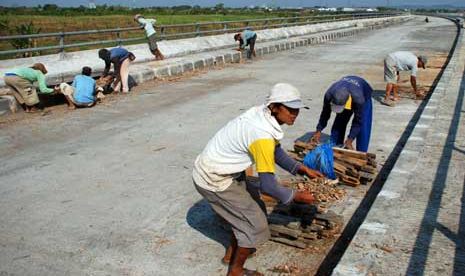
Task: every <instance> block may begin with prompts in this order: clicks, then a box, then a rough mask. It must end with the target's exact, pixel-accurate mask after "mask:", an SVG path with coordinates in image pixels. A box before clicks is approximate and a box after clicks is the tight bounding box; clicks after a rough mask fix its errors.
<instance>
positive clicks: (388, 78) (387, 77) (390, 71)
mask: <svg viewBox="0 0 465 276" xmlns="http://www.w3.org/2000/svg"><path fill="white" fill-rule="evenodd" d="M384 81H385V82H387V83H397V69H396V62H395V61H394V59H392V57H390V56H387V57H386V58H385V59H384Z"/></svg>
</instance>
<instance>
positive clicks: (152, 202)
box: [0, 18, 455, 276]
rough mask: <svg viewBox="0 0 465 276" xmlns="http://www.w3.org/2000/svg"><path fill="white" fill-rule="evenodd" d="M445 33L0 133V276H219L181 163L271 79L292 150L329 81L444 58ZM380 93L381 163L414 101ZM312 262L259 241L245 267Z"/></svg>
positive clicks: (384, 37)
mask: <svg viewBox="0 0 465 276" xmlns="http://www.w3.org/2000/svg"><path fill="white" fill-rule="evenodd" d="M454 36H455V29H454V27H453V25H452V23H450V22H448V21H446V20H443V19H436V18H432V22H430V23H429V24H426V23H424V22H423V21H422V18H419V19H416V20H414V21H411V22H409V23H407V24H404V25H401V26H395V27H390V28H387V29H382V30H378V31H375V32H371V33H367V34H363V35H360V36H357V37H352V38H345V39H340V40H337V41H334V42H331V43H328V44H324V45H319V46H312V47H305V48H304V47H301V48H298V49H294V50H291V51H288V52H280V53H278V54H275V55H270V56H266V57H264V58H263V59H259V60H256V61H254V62H253V63H246V64H237V65H232V66H229V67H227V68H224V69H222V70H213V71H211V72H208V73H206V74H199V75H196V76H193V77H190V78H186V79H184V80H180V81H164V82H153V83H147V84H144V85H142V86H140V87H139V88H138V89H137V91H135V93H134V94H135V95H130V96H121V97H119V98H118V99H117V100H115V101H107V102H106V103H105V104H102V105H98V106H97V107H95V108H92V109H80V110H76V111H70V112H65V113H63V112H54V111H52V113H51V114H49V115H47V116H31V117H30V118H28V119H25V120H19V121H17V122H13V123H8V124H2V125H0V128H1V129H0V275H2V276H4V275H221V274H225V272H226V268H225V267H224V266H222V265H221V264H220V261H219V260H220V257H221V256H222V254H223V253H224V245H225V244H226V243H227V235H228V234H227V233H226V232H224V231H223V230H222V229H221V228H219V227H218V226H217V225H216V223H217V221H216V219H215V218H214V216H213V215H212V212H211V211H210V209H209V207H208V205H207V204H205V202H203V201H201V197H200V196H199V195H198V194H197V192H196V191H195V190H194V188H193V186H192V181H191V170H192V163H193V160H194V159H195V157H196V156H197V154H199V152H200V151H201V150H202V149H203V147H204V146H205V144H206V143H207V141H208V139H209V138H210V137H212V135H214V133H215V132H216V131H217V130H218V129H219V128H220V127H222V126H223V125H224V124H225V123H226V122H228V121H229V120H230V119H232V118H234V117H235V116H237V115H239V114H240V113H242V112H243V111H245V110H246V109H248V108H249V107H251V106H253V105H256V104H260V103H262V102H263V101H264V98H265V96H266V94H267V93H268V90H269V89H270V87H271V86H272V85H273V84H274V83H276V82H290V83H292V84H294V85H295V86H297V87H298V88H300V90H301V92H302V94H303V98H304V99H305V101H306V103H307V104H308V105H309V106H310V110H308V111H307V110H303V111H302V112H301V114H300V116H299V118H298V119H297V122H296V124H295V125H294V126H292V127H286V128H285V132H286V136H285V139H284V140H283V145H284V147H285V148H290V147H291V145H292V141H293V140H294V139H295V138H297V137H298V136H300V135H302V134H304V133H305V132H307V131H310V130H313V129H314V128H315V126H316V123H317V119H318V115H319V113H320V111H321V104H322V95H323V94H324V92H325V89H326V88H327V87H328V86H329V85H330V84H331V83H332V82H333V81H335V80H337V79H339V78H340V77H342V76H344V75H348V74H356V75H361V76H366V78H367V80H368V81H369V82H370V83H371V84H372V86H373V87H374V88H375V89H376V90H383V89H384V83H383V76H382V70H383V67H382V62H383V58H384V56H385V55H387V54H388V53H390V52H392V51H396V50H413V51H415V52H418V53H427V54H429V55H430V56H431V57H435V58H441V57H442V58H444V54H445V53H447V52H448V51H449V49H450V47H451V44H452V40H453V38H454ZM422 74H424V75H423V76H426V73H425V71H423V70H420V72H419V75H420V81H421V78H422V77H421V76H422ZM404 78H405V76H404ZM425 81H426V80H425ZM406 87H408V86H406ZM404 95H407V94H404ZM380 96H381V92H380V91H377V92H376V93H375V95H374V103H375V105H374V110H375V116H374V118H375V119H374V127H373V131H374V133H373V138H372V145H371V149H370V151H372V152H375V153H378V156H379V157H380V159H385V158H386V156H387V155H388V154H389V152H390V151H391V150H392V148H393V147H394V145H395V143H396V142H397V140H398V138H399V136H400V135H401V133H402V132H403V131H404V129H405V126H406V125H407V124H408V122H409V120H410V118H411V116H412V114H413V113H414V112H415V110H416V109H417V106H418V105H419V102H415V101H413V100H411V99H407V98H403V99H402V102H401V103H400V104H399V105H398V106H396V107H395V108H390V107H386V106H382V105H380V104H379V102H378V100H379V98H380ZM361 196H363V194H362V195H359V198H360V197H361ZM348 204H349V201H348ZM349 205H350V204H349ZM349 209H350V208H349ZM349 209H344V208H342V209H341V212H349V211H350V210H349ZM351 210H352V211H353V208H352V209H351ZM323 255H324V252H323V253H322V252H316V253H315V252H314V253H308V254H304V253H302V252H301V251H298V250H294V249H290V248H288V247H286V246H282V245H278V244H274V243H272V242H269V243H267V244H266V245H265V246H264V247H263V248H260V249H259V251H258V256H257V257H255V258H253V259H251V260H249V261H248V263H247V266H249V267H250V268H259V269H260V270H261V271H262V272H265V273H266V274H270V273H271V272H270V271H269V269H272V268H273V267H274V266H276V265H279V264H283V263H288V262H298V263H300V264H303V265H304V266H306V267H307V269H310V270H309V271H313V270H314V269H316V268H317V265H318V263H319V262H320V261H321V258H322V257H323ZM312 269H313V270H312Z"/></svg>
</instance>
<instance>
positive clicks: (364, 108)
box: [312, 76, 373, 152]
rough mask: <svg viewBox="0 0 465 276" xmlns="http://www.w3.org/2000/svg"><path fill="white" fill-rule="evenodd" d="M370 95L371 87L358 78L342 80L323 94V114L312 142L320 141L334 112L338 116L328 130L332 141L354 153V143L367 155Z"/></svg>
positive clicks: (370, 116) (370, 112)
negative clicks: (355, 141) (347, 133)
mask: <svg viewBox="0 0 465 276" xmlns="http://www.w3.org/2000/svg"><path fill="white" fill-rule="evenodd" d="M372 93H373V89H372V88H371V86H370V84H368V82H367V81H366V80H364V79H362V78H361V77H357V76H346V77H343V78H342V79H340V80H339V81H337V82H335V83H334V84H333V85H331V87H329V89H328V90H327V91H326V93H325V96H324V100H323V110H322V111H321V115H320V120H319V122H318V125H317V127H316V132H315V133H314V135H313V137H312V139H313V140H314V141H317V142H318V141H319V140H320V135H321V131H322V130H323V129H324V128H325V127H326V125H327V124H328V120H329V118H330V117H331V111H333V112H335V113H336V114H337V115H336V118H335V119H334V123H333V127H332V128H331V140H332V141H333V142H334V143H335V144H336V145H342V144H344V146H345V147H346V148H348V149H353V148H354V147H353V141H354V140H357V150H358V151H364V152H366V151H368V146H369V143H370V136H371V121H372V103H371V94H372ZM352 115H354V118H353V119H352V126H351V127H350V131H349V135H348V136H347V139H346V140H345V141H344V136H345V133H346V128H347V125H348V123H349V121H350V118H351V117H352Z"/></svg>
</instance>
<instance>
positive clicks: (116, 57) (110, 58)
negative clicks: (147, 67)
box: [98, 47, 136, 93]
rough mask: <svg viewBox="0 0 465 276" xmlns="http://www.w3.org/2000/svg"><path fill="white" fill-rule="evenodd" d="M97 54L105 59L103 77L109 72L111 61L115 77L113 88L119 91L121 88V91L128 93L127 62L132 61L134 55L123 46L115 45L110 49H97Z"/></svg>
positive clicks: (134, 57)
mask: <svg viewBox="0 0 465 276" xmlns="http://www.w3.org/2000/svg"><path fill="white" fill-rule="evenodd" d="M98 56H99V58H100V59H102V60H104V61H105V69H104V70H103V76H104V77H105V76H107V75H108V73H109V72H110V67H111V64H112V63H113V66H114V68H115V77H116V79H115V81H114V83H113V90H114V91H116V92H119V90H120V88H121V90H122V92H123V93H128V92H129V84H128V82H129V63H130V62H131V61H134V60H135V59H136V56H135V55H134V54H133V53H131V52H129V51H128V50H126V49H124V48H123V47H116V48H113V49H111V50H107V49H100V50H99V51H98Z"/></svg>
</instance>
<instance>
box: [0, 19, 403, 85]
mask: <svg viewBox="0 0 465 276" xmlns="http://www.w3.org/2000/svg"><path fill="white" fill-rule="evenodd" d="M405 18H408V17H407V16H398V17H392V18H374V19H360V20H350V21H340V22H331V23H321V24H313V25H303V26H294V27H287V28H277V29H269V30H260V31H257V36H258V38H257V43H258V44H260V43H263V42H267V41H273V40H282V39H287V38H290V37H296V36H304V35H308V34H313V33H319V32H325V31H330V30H336V29H344V28H351V27H369V26H377V25H380V24H389V23H392V22H397V21H399V20H403V19H405ZM328 39H329V38H326V39H325V40H328ZM158 44H159V47H160V50H161V51H162V52H163V53H164V55H165V57H166V58H173V57H182V56H186V55H191V54H195V53H201V52H206V51H212V50H219V49H225V48H231V47H234V46H235V45H237V44H236V43H235V42H234V40H233V39H232V34H221V35H213V36H205V37H196V38H187V39H178V40H166V41H160V42H159V43H158ZM125 48H127V49H128V50H129V51H131V52H133V53H134V54H135V55H136V57H137V59H136V63H141V62H148V61H153V56H152V54H151V53H150V51H149V49H148V46H147V44H145V43H144V44H137V45H129V46H125ZM97 51H98V50H97V49H94V50H87V51H78V52H71V53H64V54H54V55H46V56H37V57H31V58H21V59H11V60H2V62H1V63H0V76H1V78H0V87H3V86H4V82H3V75H4V73H6V72H8V71H10V70H12V69H13V68H17V67H26V66H31V65H32V64H33V63H36V62H41V63H43V64H45V66H46V67H47V69H48V71H49V73H48V74H47V82H48V83H50V84H55V83H59V82H63V81H69V80H70V79H71V78H72V77H73V76H74V75H76V74H79V73H80V71H81V68H82V67H83V66H90V67H92V68H93V69H94V71H95V72H99V71H101V70H103V66H104V64H103V61H102V60H100V59H99V58H98V55H97Z"/></svg>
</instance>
